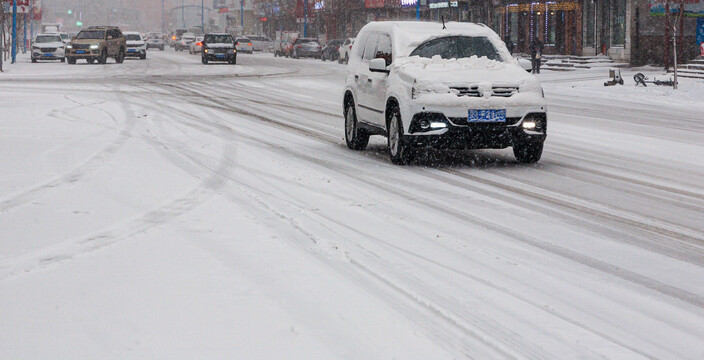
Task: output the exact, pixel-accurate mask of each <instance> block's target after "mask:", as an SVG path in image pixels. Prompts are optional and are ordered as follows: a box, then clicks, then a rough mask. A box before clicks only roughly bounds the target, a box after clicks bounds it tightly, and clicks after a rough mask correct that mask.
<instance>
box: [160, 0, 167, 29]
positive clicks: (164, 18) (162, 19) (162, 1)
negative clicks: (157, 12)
mask: <svg viewBox="0 0 704 360" xmlns="http://www.w3.org/2000/svg"><path fill="white" fill-rule="evenodd" d="M165 1H166V0H161V33H162V34H166V13H165V12H164V2H165Z"/></svg>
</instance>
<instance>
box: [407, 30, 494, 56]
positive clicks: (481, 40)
mask: <svg viewBox="0 0 704 360" xmlns="http://www.w3.org/2000/svg"><path fill="white" fill-rule="evenodd" d="M436 55H439V56H440V57H441V58H443V59H462V58H469V57H472V56H477V57H486V58H488V59H490V60H497V61H503V59H502V58H501V56H500V55H499V51H498V50H497V49H496V47H495V46H494V44H492V43H491V40H489V39H488V38H486V37H483V36H482V37H473V36H449V37H443V38H439V39H433V40H430V41H426V42H425V43H423V44H421V45H420V46H418V47H417V48H416V49H415V50H413V52H412V53H411V56H420V57H424V58H432V57H433V56H436Z"/></svg>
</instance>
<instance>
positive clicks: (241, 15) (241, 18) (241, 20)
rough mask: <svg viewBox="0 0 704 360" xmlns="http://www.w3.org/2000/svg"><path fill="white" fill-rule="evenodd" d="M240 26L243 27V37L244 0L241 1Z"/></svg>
mask: <svg viewBox="0 0 704 360" xmlns="http://www.w3.org/2000/svg"><path fill="white" fill-rule="evenodd" d="M240 26H241V27H242V35H244V0H240Z"/></svg>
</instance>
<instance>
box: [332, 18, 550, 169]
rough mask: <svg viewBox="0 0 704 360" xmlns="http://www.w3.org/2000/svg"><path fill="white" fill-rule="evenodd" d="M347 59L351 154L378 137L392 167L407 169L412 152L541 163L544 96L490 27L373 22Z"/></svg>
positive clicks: (346, 106)
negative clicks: (507, 153) (497, 154)
mask: <svg viewBox="0 0 704 360" xmlns="http://www.w3.org/2000/svg"><path fill="white" fill-rule="evenodd" d="M349 59H350V60H349V65H348V67H347V79H346V85H345V87H346V88H345V92H344V99H343V107H344V116H345V139H346V141H347V146H348V147H349V148H350V149H354V150H362V149H364V148H366V146H367V144H368V143H369V136H370V135H384V136H387V137H388V145H389V153H390V156H391V161H392V162H393V163H395V164H405V163H407V162H408V161H409V160H410V159H411V157H412V155H413V153H414V151H413V149H414V148H418V147H434V148H445V149H502V148H507V147H513V153H514V155H515V156H516V158H517V159H518V161H520V162H524V163H533V162H537V161H538V160H540V157H541V155H542V151H543V142H544V141H545V138H546V130H547V106H546V104H545V99H544V96H543V89H542V87H541V85H540V83H539V82H538V80H537V78H536V77H535V76H533V75H531V74H528V73H526V71H525V70H523V69H522V68H521V67H520V66H519V65H518V63H517V62H516V60H515V59H514V58H512V57H511V54H510V53H509V51H508V50H507V49H506V45H505V44H504V43H503V42H502V41H501V39H500V38H499V36H498V35H497V34H496V33H495V32H494V31H492V30H491V29H489V28H488V27H486V26H484V25H480V24H470V23H448V24H446V28H445V27H444V26H443V25H442V24H439V23H426V22H372V23H369V24H367V25H366V26H364V28H362V30H361V31H360V32H359V35H357V40H356V42H355V44H354V46H353V48H352V50H351V51H350V53H349Z"/></svg>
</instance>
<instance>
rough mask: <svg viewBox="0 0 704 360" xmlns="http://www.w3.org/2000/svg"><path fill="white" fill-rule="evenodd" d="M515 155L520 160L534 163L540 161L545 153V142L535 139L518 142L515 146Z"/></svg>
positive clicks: (525, 162)
mask: <svg viewBox="0 0 704 360" xmlns="http://www.w3.org/2000/svg"><path fill="white" fill-rule="evenodd" d="M513 155H514V156H516V160H518V162H521V163H524V164H532V163H536V162H538V160H540V158H541V157H542V155H543V142H542V141H533V142H524V143H520V144H516V145H514V146H513Z"/></svg>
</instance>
